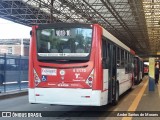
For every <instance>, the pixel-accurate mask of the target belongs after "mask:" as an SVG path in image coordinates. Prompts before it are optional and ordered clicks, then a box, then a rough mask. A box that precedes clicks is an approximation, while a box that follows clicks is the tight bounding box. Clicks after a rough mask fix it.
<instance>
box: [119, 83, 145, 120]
mask: <svg viewBox="0 0 160 120" xmlns="http://www.w3.org/2000/svg"><path fill="white" fill-rule="evenodd" d="M147 84H148V80H146V81H145V82H144V85H143V87H142V88H141V90H140V92H139V93H138V95H137V97H136V98H135V99H134V101H133V102H132V104H131V106H130V107H129V109H128V111H135V110H136V109H137V106H138V104H139V102H140V100H141V98H142V95H143V93H144V91H145V89H146V87H147ZM122 120H132V117H123V118H122Z"/></svg>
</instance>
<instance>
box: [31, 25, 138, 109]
mask: <svg viewBox="0 0 160 120" xmlns="http://www.w3.org/2000/svg"><path fill="white" fill-rule="evenodd" d="M134 54H135V52H134V51H133V50H131V49H130V48H129V47H127V46H126V45H125V44H123V43H122V42H120V41H119V40H118V39H117V38H116V37H114V36H113V35H112V34H110V33H109V32H108V31H106V30H105V29H104V28H103V27H101V26H100V25H98V24H79V23H76V24H73V23H55V24H43V25H35V26H32V32H31V45H30V56H29V102H30V103H42V104H59V105H83V106H102V105H106V104H108V103H114V104H116V103H117V102H118V99H119V96H120V95H121V94H122V93H124V92H125V91H127V90H128V89H130V88H132V86H133V85H134V83H133V79H134V76H133V75H134V68H133V67H134V64H133V60H134V59H133V57H134Z"/></svg>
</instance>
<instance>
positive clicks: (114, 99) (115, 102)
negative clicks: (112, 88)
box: [112, 82, 119, 105]
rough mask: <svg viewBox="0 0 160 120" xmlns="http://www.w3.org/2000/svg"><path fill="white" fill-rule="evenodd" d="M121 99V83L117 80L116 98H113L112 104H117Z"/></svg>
mask: <svg viewBox="0 0 160 120" xmlns="http://www.w3.org/2000/svg"><path fill="white" fill-rule="evenodd" d="M118 101H119V84H118V82H116V94H115V95H114V98H113V100H112V105H117V104H118Z"/></svg>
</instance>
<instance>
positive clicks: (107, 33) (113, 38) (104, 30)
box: [102, 27, 135, 54]
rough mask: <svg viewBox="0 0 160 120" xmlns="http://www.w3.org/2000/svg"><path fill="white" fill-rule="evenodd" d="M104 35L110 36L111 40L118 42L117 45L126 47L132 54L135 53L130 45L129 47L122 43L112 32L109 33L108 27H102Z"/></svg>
mask: <svg viewBox="0 0 160 120" xmlns="http://www.w3.org/2000/svg"><path fill="white" fill-rule="evenodd" d="M102 31H103V33H102V34H103V36H104V37H106V38H108V39H109V40H110V41H112V42H114V43H116V44H117V45H119V46H121V47H122V48H124V49H126V50H127V51H129V52H130V53H132V54H135V52H134V51H133V50H131V49H130V48H129V47H127V46H126V45H125V44H124V43H122V42H121V41H120V40H118V39H117V38H116V37H114V36H113V35H112V34H111V33H109V32H108V31H107V30H106V29H104V28H103V27H102Z"/></svg>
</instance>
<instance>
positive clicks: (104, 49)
mask: <svg viewBox="0 0 160 120" xmlns="http://www.w3.org/2000/svg"><path fill="white" fill-rule="evenodd" d="M102 67H103V68H104V69H106V68H107V42H106V40H104V39H102Z"/></svg>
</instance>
